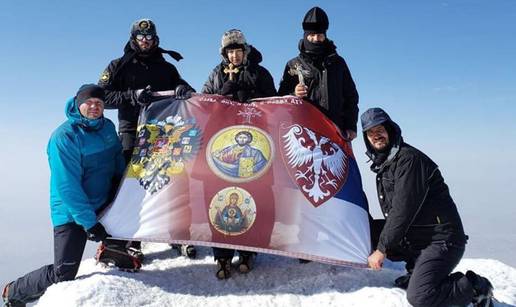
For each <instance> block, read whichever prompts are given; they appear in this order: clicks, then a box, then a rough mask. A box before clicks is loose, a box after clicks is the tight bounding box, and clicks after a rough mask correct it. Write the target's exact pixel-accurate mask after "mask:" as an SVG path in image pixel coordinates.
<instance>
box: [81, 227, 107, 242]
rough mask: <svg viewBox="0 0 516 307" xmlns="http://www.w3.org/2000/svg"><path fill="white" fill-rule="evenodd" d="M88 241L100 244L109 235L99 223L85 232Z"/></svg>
mask: <svg viewBox="0 0 516 307" xmlns="http://www.w3.org/2000/svg"><path fill="white" fill-rule="evenodd" d="M86 235H87V238H88V240H90V241H95V242H100V241H104V240H106V238H107V237H109V236H110V235H109V234H108V233H107V232H106V229H105V228H104V226H102V224H101V223H97V224H95V225H93V227H91V228H90V229H88V230H86Z"/></svg>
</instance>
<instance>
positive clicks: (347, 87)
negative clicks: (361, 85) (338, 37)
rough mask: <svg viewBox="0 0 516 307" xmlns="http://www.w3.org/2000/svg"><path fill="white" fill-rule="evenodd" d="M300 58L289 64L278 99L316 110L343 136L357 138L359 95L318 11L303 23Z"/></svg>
mask: <svg viewBox="0 0 516 307" xmlns="http://www.w3.org/2000/svg"><path fill="white" fill-rule="evenodd" d="M302 26H303V30H304V35H303V39H301V40H300V42H299V51H300V53H299V55H298V56H297V57H295V58H293V59H291V60H290V61H288V63H287V65H286V66H285V70H284V72H283V77H282V80H281V82H280V86H279V90H278V94H279V95H282V96H283V95H295V96H298V97H300V98H305V99H307V100H308V101H310V102H311V103H313V104H314V105H315V106H317V107H318V108H319V109H320V110H321V111H322V112H323V113H324V114H326V116H328V117H329V118H330V119H331V120H332V121H333V122H334V123H335V124H336V125H337V127H339V129H340V131H341V133H342V135H343V136H344V137H345V138H347V139H349V140H353V139H354V138H355V137H356V135H357V134H356V131H357V119H358V92H357V90H356V87H355V83H354V82H353V78H352V77H351V73H350V71H349V68H348V66H347V64H346V61H345V60H344V59H343V58H342V57H341V56H340V55H338V53H337V50H336V49H337V47H336V46H335V44H334V43H333V42H332V41H331V40H329V39H328V38H327V36H326V31H327V30H328V26H329V21H328V16H327V15H326V13H325V12H324V10H322V9H321V8H319V7H314V8H312V9H310V10H309V11H308V12H307V13H306V15H305V17H304V19H303V23H302Z"/></svg>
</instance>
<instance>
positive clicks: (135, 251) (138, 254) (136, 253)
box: [127, 246, 145, 262]
mask: <svg viewBox="0 0 516 307" xmlns="http://www.w3.org/2000/svg"><path fill="white" fill-rule="evenodd" d="M127 253H128V254H129V255H131V256H133V257H135V258H136V259H138V260H139V261H140V262H143V259H145V256H144V255H143V253H142V250H141V248H136V247H134V246H130V247H128V248H127Z"/></svg>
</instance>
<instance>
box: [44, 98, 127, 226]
mask: <svg viewBox="0 0 516 307" xmlns="http://www.w3.org/2000/svg"><path fill="white" fill-rule="evenodd" d="M65 113H66V116H67V117H68V120H67V121H66V122H64V123H63V124H62V125H61V126H59V127H58V128H57V129H56V130H55V131H54V133H52V136H51V137H50V140H49V142H48V146H47V154H48V162H49V164H50V174H51V175H50V213H51V216H52V224H53V225H54V227H56V226H59V225H63V224H66V223H70V222H75V223H76V224H79V225H81V226H82V227H84V229H89V228H91V227H92V226H93V225H95V223H97V216H96V214H95V210H96V209H98V208H100V207H101V206H102V205H103V204H104V203H105V202H106V201H107V200H108V199H109V198H110V195H111V193H112V192H113V191H112V187H113V185H114V184H117V183H118V180H119V179H120V178H122V176H123V172H124V168H125V165H124V159H123V157H122V146H121V144H120V142H119V140H118V136H117V134H116V131H115V126H114V125H113V123H112V122H111V121H110V120H109V119H107V118H103V117H102V118H100V119H96V120H88V119H86V118H84V117H82V116H81V114H80V113H79V109H78V108H77V105H76V104H75V101H74V99H73V98H72V99H70V100H68V102H67V103H66V108H65Z"/></svg>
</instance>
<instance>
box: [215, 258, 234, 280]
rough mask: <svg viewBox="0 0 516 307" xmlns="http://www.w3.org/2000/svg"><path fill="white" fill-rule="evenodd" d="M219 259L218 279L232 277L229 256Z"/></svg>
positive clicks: (216, 274)
mask: <svg viewBox="0 0 516 307" xmlns="http://www.w3.org/2000/svg"><path fill="white" fill-rule="evenodd" d="M216 261H217V272H216V273H215V276H217V278H218V279H228V278H229V277H231V259H228V258H218V259H216Z"/></svg>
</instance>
